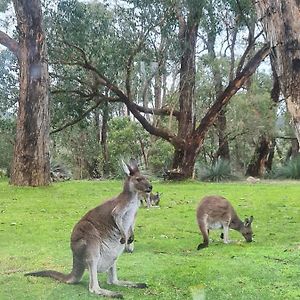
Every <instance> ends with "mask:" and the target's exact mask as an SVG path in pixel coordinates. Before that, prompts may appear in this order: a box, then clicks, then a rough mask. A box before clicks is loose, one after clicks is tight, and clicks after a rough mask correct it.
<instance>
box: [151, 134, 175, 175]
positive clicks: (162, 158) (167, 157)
mask: <svg viewBox="0 0 300 300" xmlns="http://www.w3.org/2000/svg"><path fill="white" fill-rule="evenodd" d="M173 152H174V149H173V146H172V145H171V144H170V143H168V142H166V141H164V140H161V139H158V140H156V141H155V142H154V143H151V148H150V149H149V154H148V155H149V161H148V163H149V167H150V169H151V171H152V172H153V173H154V174H156V175H162V174H163V171H164V170H165V169H170V168H171V164H172V157H173Z"/></svg>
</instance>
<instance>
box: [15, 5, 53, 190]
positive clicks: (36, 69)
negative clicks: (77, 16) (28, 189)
mask: <svg viewBox="0 0 300 300" xmlns="http://www.w3.org/2000/svg"><path fill="white" fill-rule="evenodd" d="M13 3H14V8H15V13H16V17H17V23H18V27H17V28H18V32H19V65H20V95H19V110H18V119H17V129H16V141H15V146H14V158H13V165H12V173H11V181H10V182H11V183H12V184H14V185H21V186H42V185H48V184H49V183H50V158H49V97H48V88H49V75H48V65H47V50H46V40H45V33H44V30H43V27H42V11H41V4H40V1H38V0H14V1H13Z"/></svg>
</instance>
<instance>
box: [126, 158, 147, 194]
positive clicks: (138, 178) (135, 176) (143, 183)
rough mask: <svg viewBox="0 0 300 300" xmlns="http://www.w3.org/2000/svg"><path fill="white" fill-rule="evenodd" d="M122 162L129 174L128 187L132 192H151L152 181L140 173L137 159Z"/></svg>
mask: <svg viewBox="0 0 300 300" xmlns="http://www.w3.org/2000/svg"><path fill="white" fill-rule="evenodd" d="M122 164H123V169H124V172H125V174H126V175H127V187H128V189H129V191H130V192H144V193H150V192H151V191H152V185H151V183H150V182H149V181H148V179H147V178H146V177H145V176H143V175H142V174H141V173H140V171H139V168H138V165H137V163H136V161H135V160H130V162H129V163H128V164H125V163H124V162H122Z"/></svg>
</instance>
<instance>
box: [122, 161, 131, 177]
mask: <svg viewBox="0 0 300 300" xmlns="http://www.w3.org/2000/svg"><path fill="white" fill-rule="evenodd" d="M121 164H122V168H123V171H124V173H125V174H126V175H127V176H129V175H130V169H129V167H128V165H127V164H125V162H124V161H123V159H122V160H121Z"/></svg>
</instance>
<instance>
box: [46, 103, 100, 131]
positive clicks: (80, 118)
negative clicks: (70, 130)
mask: <svg viewBox="0 0 300 300" xmlns="http://www.w3.org/2000/svg"><path fill="white" fill-rule="evenodd" d="M101 102H102V99H100V100H97V101H96V103H95V105H93V106H91V107H90V108H89V109H88V110H86V111H85V112H84V113H83V114H82V115H80V116H79V117H78V118H76V119H74V120H72V121H70V122H68V123H66V124H65V125H63V126H61V127H59V128H57V129H54V130H52V131H51V132H50V134H53V133H57V132H59V131H62V130H64V129H66V128H67V127H70V126H72V125H75V124H76V123H78V122H80V121H81V120H83V119H84V118H85V117H86V116H87V115H88V114H89V113H90V112H91V111H93V110H94V109H95V108H97V107H98V106H99V105H100V104H101Z"/></svg>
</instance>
